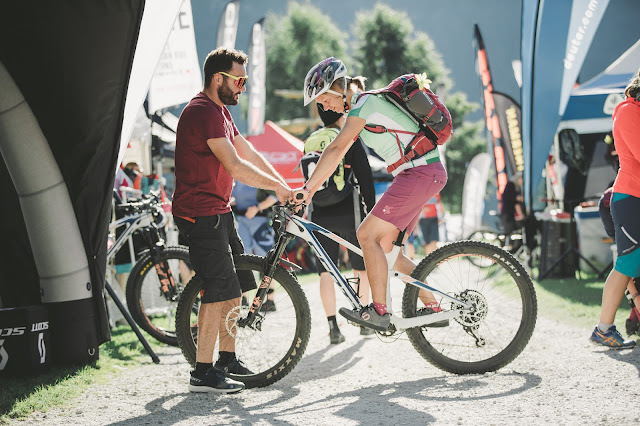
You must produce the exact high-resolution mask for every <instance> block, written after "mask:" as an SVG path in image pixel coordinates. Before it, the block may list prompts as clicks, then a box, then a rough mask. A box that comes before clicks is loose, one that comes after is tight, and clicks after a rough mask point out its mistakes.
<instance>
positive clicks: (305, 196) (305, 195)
mask: <svg viewBox="0 0 640 426" xmlns="http://www.w3.org/2000/svg"><path fill="white" fill-rule="evenodd" d="M311 197H312V195H311V192H310V191H309V190H308V189H307V187H306V186H303V187H302V188H296V189H294V190H293V192H292V193H291V198H290V199H289V202H290V203H291V204H294V205H295V206H297V207H296V209H295V211H296V212H297V211H300V209H301V208H302V207H301V205H302V204H304V205H307V204H309V203H308V201H311Z"/></svg>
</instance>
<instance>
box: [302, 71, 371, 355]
mask: <svg viewBox="0 0 640 426" xmlns="http://www.w3.org/2000/svg"><path fill="white" fill-rule="evenodd" d="M355 81H356V82H357V83H356V84H358V87H360V88H361V90H364V81H360V80H355ZM318 114H319V115H320V119H321V120H322V122H323V123H324V126H325V127H323V128H321V129H318V130H316V131H315V132H313V133H312V134H311V135H310V136H309V137H308V138H307V140H306V141H305V145H304V150H305V154H306V153H308V152H315V153H318V152H322V151H323V150H324V148H326V146H327V145H329V144H330V143H331V142H332V141H333V139H335V137H336V136H337V135H338V133H339V132H340V129H341V128H342V125H343V124H344V120H345V116H344V115H343V114H340V113H337V112H333V111H325V110H324V109H322V108H321V107H318ZM340 167H342V173H338V174H337V175H336V174H334V176H332V177H331V178H329V179H330V180H333V182H327V183H326V184H325V186H326V188H325V189H323V190H321V191H319V192H318V194H317V196H316V198H314V199H312V201H311V209H310V211H311V219H312V220H313V221H314V222H315V223H316V224H318V225H320V226H322V227H323V228H326V229H328V230H329V231H331V232H333V233H335V234H336V235H339V236H340V237H342V238H344V239H345V240H347V241H349V242H350V243H352V244H353V245H355V246H356V247H360V245H359V243H358V238H357V236H356V229H357V228H358V226H359V225H360V223H361V222H362V220H363V219H364V217H365V216H366V214H367V213H368V212H370V211H371V209H372V208H373V206H374V205H375V200H376V194H375V188H374V185H373V174H372V173H371V166H370V165H369V160H368V159H367V154H366V152H365V150H364V147H363V146H362V143H361V142H360V140H357V141H356V142H355V143H354V144H353V145H351V147H350V148H349V150H348V151H347V153H346V155H345V159H344V163H343V164H341V165H339V166H338V171H340ZM354 183H356V185H354ZM338 186H341V187H342V188H341V191H343V192H344V193H345V194H344V195H342V196H340V197H338V198H343V199H342V200H341V201H338V202H336V203H331V204H326V203H321V202H320V201H319V200H320V199H322V195H323V194H322V191H332V190H333V191H338V188H337V187H338ZM325 198H327V197H325ZM318 241H319V242H320V244H322V246H323V247H324V249H325V251H326V252H327V254H328V255H329V257H330V258H331V260H332V262H333V263H334V264H337V261H338V257H339V254H340V246H339V244H338V243H337V242H335V241H333V240H330V239H329V238H327V237H325V236H324V235H318ZM349 259H350V263H351V267H352V268H353V272H354V275H355V276H356V277H359V278H360V286H359V296H360V300H361V302H362V303H363V304H364V305H366V304H367V303H368V301H369V279H368V277H367V273H366V271H365V266H364V259H363V258H362V257H361V256H358V255H356V254H355V253H351V252H350V253H349ZM316 265H317V271H318V274H320V298H321V299H322V306H323V307H324V311H325V314H326V316H327V322H328V323H329V342H330V343H331V344H338V343H341V342H344V340H345V338H344V335H343V334H342V333H341V332H340V328H339V327H338V322H337V320H336V291H335V282H334V280H333V278H332V277H331V274H329V272H327V271H326V269H325V268H324V267H323V266H322V264H321V263H320V262H317V263H316ZM360 334H361V335H364V336H367V335H371V334H373V330H371V329H370V328H366V327H360Z"/></svg>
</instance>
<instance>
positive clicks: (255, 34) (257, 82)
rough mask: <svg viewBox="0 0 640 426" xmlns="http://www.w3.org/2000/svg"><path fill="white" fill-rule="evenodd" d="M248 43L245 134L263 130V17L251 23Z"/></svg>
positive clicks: (264, 60)
mask: <svg viewBox="0 0 640 426" xmlns="http://www.w3.org/2000/svg"><path fill="white" fill-rule="evenodd" d="M250 43H251V44H250V45H249V111H248V116H247V122H248V127H247V134H248V135H250V136H252V135H259V134H261V133H262V132H264V104H265V100H266V96H265V95H266V93H265V76H266V54H265V44H264V18H263V19H261V20H259V21H258V22H256V23H255V24H253V28H252V29H251V42H250Z"/></svg>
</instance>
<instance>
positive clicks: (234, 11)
mask: <svg viewBox="0 0 640 426" xmlns="http://www.w3.org/2000/svg"><path fill="white" fill-rule="evenodd" d="M239 11H240V0H234V1H230V2H229V3H228V4H227V7H225V8H224V12H223V13H222V16H221V17H220V22H219V23H218V39H217V40H216V45H217V46H218V47H226V48H229V49H234V48H235V46H236V33H237V32H238V12H239Z"/></svg>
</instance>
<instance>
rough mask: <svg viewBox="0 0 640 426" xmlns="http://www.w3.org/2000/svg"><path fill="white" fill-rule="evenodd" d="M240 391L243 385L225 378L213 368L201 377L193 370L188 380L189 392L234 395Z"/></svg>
mask: <svg viewBox="0 0 640 426" xmlns="http://www.w3.org/2000/svg"><path fill="white" fill-rule="evenodd" d="M242 389H244V383H242V382H238V381H236V380H233V379H230V378H228V377H225V376H224V375H223V374H222V373H221V372H220V371H218V370H216V369H215V368H210V369H209V370H207V373H206V374H203V375H198V374H196V371H195V370H193V371H192V372H191V378H190V379H189V392H213V393H235V392H240V391H241V390H242Z"/></svg>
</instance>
